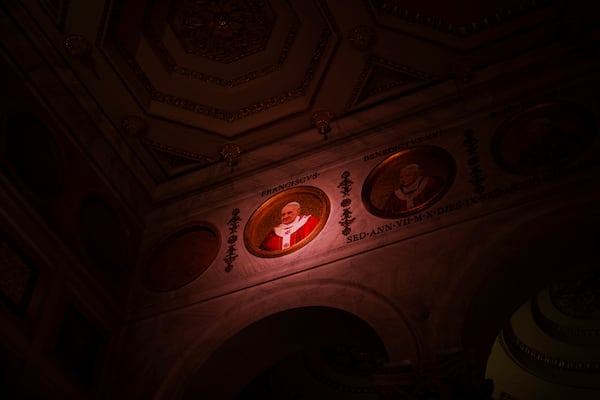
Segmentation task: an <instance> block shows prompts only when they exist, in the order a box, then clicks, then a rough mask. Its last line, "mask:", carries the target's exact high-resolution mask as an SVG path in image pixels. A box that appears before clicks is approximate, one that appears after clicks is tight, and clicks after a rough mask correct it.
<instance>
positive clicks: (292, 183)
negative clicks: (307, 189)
mask: <svg viewBox="0 0 600 400" xmlns="http://www.w3.org/2000/svg"><path fill="white" fill-rule="evenodd" d="M319 175H321V174H320V173H319V172H313V173H312V174H310V175H305V176H302V177H299V178H296V179H294V180H292V181H289V182H285V183H280V184H279V185H277V186H273V187H271V188H268V189H265V190H263V191H262V192H260V195H261V196H262V197H264V196H268V195H270V194H275V193H277V192H280V191H282V190H285V189H289V188H291V187H294V186H298V185H302V184H304V183H308V182H310V181H312V180H315V179H317V178H318V177H319Z"/></svg>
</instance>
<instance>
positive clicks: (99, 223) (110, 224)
mask: <svg viewBox="0 0 600 400" xmlns="http://www.w3.org/2000/svg"><path fill="white" fill-rule="evenodd" d="M77 229H78V233H79V238H80V240H81V243H82V245H83V248H84V250H85V252H86V254H87V255H88V257H89V258H90V259H91V261H92V262H93V263H94V264H95V265H96V266H97V267H98V268H100V269H101V270H103V271H106V272H110V273H121V272H124V271H125V270H126V269H127V267H128V266H127V262H128V256H129V239H128V235H127V232H126V230H125V228H124V227H123V225H122V224H121V221H120V218H119V216H118V215H117V213H116V212H115V210H114V209H113V208H112V207H111V206H110V205H109V204H108V203H107V202H106V201H105V200H104V199H102V198H101V197H97V196H90V197H87V198H85V199H84V200H83V201H82V202H81V208H80V210H79V220H78V224H77Z"/></svg>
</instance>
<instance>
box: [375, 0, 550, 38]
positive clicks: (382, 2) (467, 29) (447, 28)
mask: <svg viewBox="0 0 600 400" xmlns="http://www.w3.org/2000/svg"><path fill="white" fill-rule="evenodd" d="M365 1H366V2H367V3H368V4H367V6H369V5H370V6H372V8H373V9H374V10H375V13H380V14H387V15H391V16H393V17H396V18H398V19H400V20H403V21H406V22H411V23H414V24H418V25H422V26H426V27H428V28H431V29H433V30H436V31H440V32H444V33H448V34H450V35H454V36H458V37H467V36H471V35H474V34H476V33H479V32H481V31H483V30H486V29H489V28H492V27H494V26H497V25H499V24H501V23H503V22H506V21H509V20H512V19H515V18H517V17H519V16H522V15H526V14H530V13H532V12H534V11H537V10H538V9H540V8H543V7H546V6H548V5H550V4H552V3H554V2H555V0H526V1H522V2H521V3H520V4H515V5H513V6H510V7H505V8H502V9H500V10H497V11H496V12H494V13H493V14H490V15H486V16H483V17H480V18H478V19H475V20H473V21H470V22H469V23H467V24H455V23H452V22H451V21H448V20H446V19H443V18H439V17H437V16H431V15H424V14H422V13H421V12H420V11H418V10H415V9H409V8H406V7H402V5H401V2H400V1H398V0H365Z"/></svg>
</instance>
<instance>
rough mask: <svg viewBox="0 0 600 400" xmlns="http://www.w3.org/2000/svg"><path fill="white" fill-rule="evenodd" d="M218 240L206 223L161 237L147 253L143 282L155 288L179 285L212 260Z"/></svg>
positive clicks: (164, 289)
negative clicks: (148, 255) (150, 253)
mask: <svg viewBox="0 0 600 400" xmlns="http://www.w3.org/2000/svg"><path fill="white" fill-rule="evenodd" d="M220 244H221V240H220V237H219V235H218V234H217V231H216V229H214V228H213V227H212V226H210V225H208V224H194V225H192V226H188V227H185V228H183V229H181V230H179V231H178V232H176V233H174V234H172V235H170V236H169V237H168V238H166V239H165V240H163V241H162V242H161V243H160V244H159V245H158V246H157V247H156V249H155V250H154V252H153V253H152V255H151V256H150V259H149V262H148V265H147V269H146V276H145V283H146V285H147V286H148V287H149V288H150V289H152V290H156V291H168V290H173V289H177V288H180V287H182V286H184V285H186V284H188V283H190V282H192V281H193V280H194V279H196V278H197V277H199V276H200V275H201V274H202V273H203V272H204V271H206V269H207V268H208V267H209V266H210V264H211V263H212V262H213V260H214V259H215V257H216V256H217V253H218V252H219V247H220Z"/></svg>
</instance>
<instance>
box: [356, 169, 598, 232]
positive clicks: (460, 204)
mask: <svg viewBox="0 0 600 400" xmlns="http://www.w3.org/2000/svg"><path fill="white" fill-rule="evenodd" d="M597 166H598V165H597V163H596V162H594V161H588V162H585V163H581V164H579V165H573V166H571V167H569V168H565V169H563V170H560V171H553V172H550V173H547V174H545V175H540V176H535V177H532V178H530V179H528V180H525V181H522V182H517V183H514V184H512V185H509V186H504V187H501V188H496V189H493V190H490V191H488V192H485V193H482V194H481V195H476V196H472V197H469V198H466V199H463V200H460V201H457V202H455V203H451V204H447V205H443V206H439V207H432V208H431V209H428V210H426V211H423V212H421V213H419V214H415V215H411V216H408V217H405V218H401V219H398V220H395V221H393V222H389V223H386V224H383V225H380V226H377V227H374V228H372V229H371V230H368V231H362V232H359V233H355V234H352V235H348V236H347V237H346V243H353V242H357V241H360V240H364V239H367V238H372V237H375V236H379V235H384V234H386V233H388V232H393V231H397V230H399V229H402V228H403V227H406V226H412V225H416V224H420V223H423V222H426V221H429V220H431V219H433V218H435V217H438V216H440V215H444V214H449V213H453V212H455V211H458V210H463V209H467V208H469V207H472V206H474V205H476V204H481V203H485V202H488V201H490V200H494V199H497V198H499V197H504V196H506V195H510V194H513V193H515V192H520V191H522V190H526V189H529V188H532V187H536V186H539V185H542V184H544V183H546V182H550V181H553V180H555V179H557V178H559V177H561V176H566V175H570V174H572V173H576V172H578V171H581V170H584V169H587V168H590V167H597Z"/></svg>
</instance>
